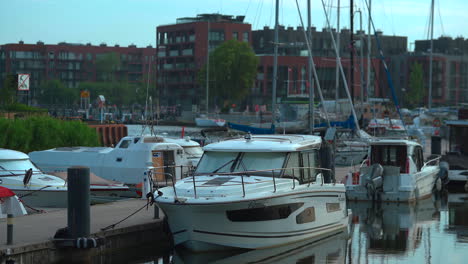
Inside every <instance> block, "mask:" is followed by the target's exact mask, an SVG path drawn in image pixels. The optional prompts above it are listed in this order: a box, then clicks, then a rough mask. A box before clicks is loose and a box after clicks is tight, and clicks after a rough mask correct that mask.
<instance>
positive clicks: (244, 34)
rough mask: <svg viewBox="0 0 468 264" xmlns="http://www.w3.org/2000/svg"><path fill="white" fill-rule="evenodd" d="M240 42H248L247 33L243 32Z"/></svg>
mask: <svg viewBox="0 0 468 264" xmlns="http://www.w3.org/2000/svg"><path fill="white" fill-rule="evenodd" d="M242 41H244V42H249V32H244V33H243V36H242Z"/></svg>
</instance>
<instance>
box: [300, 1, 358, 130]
mask: <svg viewBox="0 0 468 264" xmlns="http://www.w3.org/2000/svg"><path fill="white" fill-rule="evenodd" d="M296 1H297V0H296ZM322 7H323V12H324V13H325V19H326V21H327V26H328V27H329V28H331V24H330V19H329V17H328V13H327V9H326V8H325V2H324V0H322ZM330 36H331V40H332V44H333V48H334V49H335V52H336V51H337V50H338V46H337V45H336V41H335V37H334V36H333V34H330ZM336 59H337V61H338V66H339V68H340V73H341V77H342V78H343V80H345V79H346V78H345V74H344V70H343V65H342V64H341V58H340V57H338V56H337V57H336ZM343 84H344V86H345V91H346V95H347V96H348V100H349V104H350V105H351V112H352V115H353V119H354V123H355V124H356V129H357V130H359V129H360V127H359V122H358V120H357V116H356V111H354V104H353V100H352V99H351V95H350V94H349V88H348V83H347V82H346V81H344V82H343Z"/></svg>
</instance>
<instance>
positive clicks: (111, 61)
mask: <svg viewBox="0 0 468 264" xmlns="http://www.w3.org/2000/svg"><path fill="white" fill-rule="evenodd" d="M120 68H121V61H120V56H119V54H117V53H115V52H110V53H104V54H100V55H99V56H98V57H97V58H96V72H97V77H98V80H102V81H115V72H116V71H118V70H120Z"/></svg>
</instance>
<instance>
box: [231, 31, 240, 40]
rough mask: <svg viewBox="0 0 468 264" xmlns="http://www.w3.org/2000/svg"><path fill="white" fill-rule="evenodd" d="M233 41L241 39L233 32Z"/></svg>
mask: <svg viewBox="0 0 468 264" xmlns="http://www.w3.org/2000/svg"><path fill="white" fill-rule="evenodd" d="M232 39H235V40H238V39H239V33H237V32H232Z"/></svg>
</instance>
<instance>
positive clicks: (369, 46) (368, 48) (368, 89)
mask: <svg viewBox="0 0 468 264" xmlns="http://www.w3.org/2000/svg"><path fill="white" fill-rule="evenodd" d="M371 3H372V0H369V17H368V24H367V78H366V80H367V81H366V91H367V93H366V94H367V100H366V101H367V102H369V92H370V82H371V81H370V71H371V60H370V55H371Z"/></svg>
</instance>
